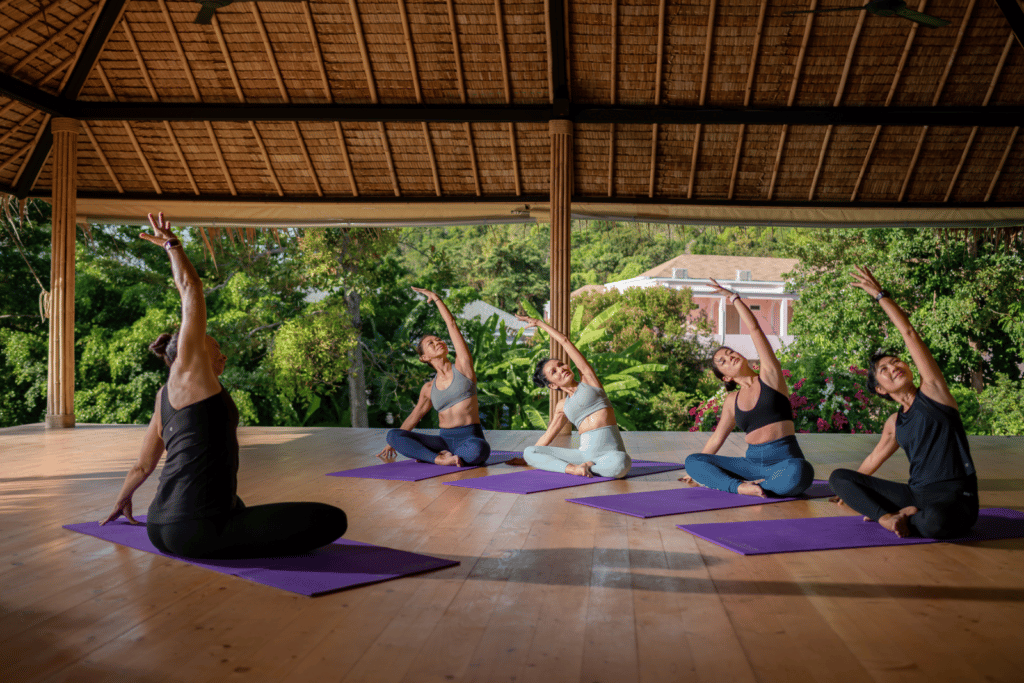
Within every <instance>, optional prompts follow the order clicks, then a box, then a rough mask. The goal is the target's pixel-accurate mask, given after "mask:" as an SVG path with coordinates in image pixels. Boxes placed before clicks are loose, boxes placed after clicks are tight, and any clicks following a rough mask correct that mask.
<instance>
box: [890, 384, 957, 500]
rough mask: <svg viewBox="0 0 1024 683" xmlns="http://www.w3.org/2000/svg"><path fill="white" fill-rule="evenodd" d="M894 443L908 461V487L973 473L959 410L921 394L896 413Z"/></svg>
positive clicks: (921, 392)
mask: <svg viewBox="0 0 1024 683" xmlns="http://www.w3.org/2000/svg"><path fill="white" fill-rule="evenodd" d="M896 443H898V444H899V445H900V446H902V447H903V450H904V451H906V452H907V458H908V459H909V460H910V481H909V482H907V483H908V484H910V485H911V486H915V487H922V486H929V485H931V484H936V483H940V482H948V481H957V480H962V479H966V478H968V477H970V476H971V475H972V474H974V461H973V460H972V459H971V449H970V447H969V446H968V445H967V432H966V431H964V423H963V421H962V420H961V419H960V411H958V410H957V409H956V408H953V407H952V406H947V405H943V404H942V403H939V402H938V401H935V400H933V399H931V398H929V397H927V396H925V395H924V392H923V391H921V390H920V389H919V390H918V392H917V396H915V397H914V402H913V403H911V404H910V409H909V410H907V411H906V412H903V411H902V410H901V411H900V412H899V413H898V414H897V415H896Z"/></svg>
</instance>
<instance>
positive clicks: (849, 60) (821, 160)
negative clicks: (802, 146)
mask: <svg viewBox="0 0 1024 683" xmlns="http://www.w3.org/2000/svg"><path fill="white" fill-rule="evenodd" d="M867 15H868V13H867V12H861V13H860V14H859V15H858V17H857V25H856V26H855V27H854V29H853V37H852V38H850V47H849V48H847V50H846V62H845V63H844V64H843V75H842V76H841V77H840V78H839V87H838V88H836V98H835V101H834V102H833V103H832V106H833V107H838V106H839V105H840V104H841V103H842V101H843V92H844V91H845V90H846V81H847V79H848V78H849V77H850V67H851V66H852V65H853V55H854V54H855V53H856V52H857V44H858V43H859V42H860V32H861V30H862V29H863V28H864V19H865V17H867ZM833 128H834V127H833V126H829V127H828V128H826V129H825V139H824V140H823V141H822V143H821V150H820V151H819V153H818V166H817V167H816V168H815V169H814V177H813V179H812V180H811V189H810V190H808V191H807V201H813V200H814V191H815V190H817V189H818V180H819V179H820V178H821V169H822V168H824V166H825V155H826V154H827V153H828V144H829V142H830V141H831V140H832V130H833Z"/></svg>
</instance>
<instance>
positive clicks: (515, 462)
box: [505, 458, 530, 467]
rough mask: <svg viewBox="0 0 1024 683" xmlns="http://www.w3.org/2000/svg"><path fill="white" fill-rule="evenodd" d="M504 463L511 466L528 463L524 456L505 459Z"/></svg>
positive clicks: (521, 465)
mask: <svg viewBox="0 0 1024 683" xmlns="http://www.w3.org/2000/svg"><path fill="white" fill-rule="evenodd" d="M505 464H506V465H512V466H513V467H529V465H530V463H528V462H526V458H512V459H511V460H506V461H505Z"/></svg>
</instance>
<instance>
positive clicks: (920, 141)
mask: <svg viewBox="0 0 1024 683" xmlns="http://www.w3.org/2000/svg"><path fill="white" fill-rule="evenodd" d="M975 2H976V0H970V1H969V2H968V3H967V10H966V11H965V12H964V18H963V19H962V20H961V21H960V30H959V31H957V33H956V41H955V42H954V43H953V49H952V50H950V53H949V59H947V60H946V67H945V68H944V69H943V70H942V76H941V77H939V83H938V85H937V86H936V87H935V94H934V95H933V96H932V106H933V107H935V106H938V104H939V99H941V97H942V91H943V90H944V89H945V87H946V79H947V78H948V77H949V72H950V71H951V70H952V69H953V62H954V61H956V56H957V54H958V53H959V52H960V44H961V43H962V42H963V38H964V34H965V33H966V32H967V25H968V24H969V23H970V20H971V13H972V12H973V11H974V4H975ZM928 129H929V126H924V127H922V128H921V135H920V136H919V137H918V138H917V146H916V147H915V148H914V154H913V156H911V158H910V164H909V165H908V166H907V173H906V175H904V176H903V185H902V187H900V194H899V196H898V197H897V198H896V201H897V202H902V201H903V198H904V197H905V196H906V194H907V188H908V187H910V179H911V178H912V177H913V175H914V170H915V169H916V168H917V160H918V159H919V158H920V157H921V150H922V149H924V139H925V137H927V135H928Z"/></svg>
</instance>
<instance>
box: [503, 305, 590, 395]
mask: <svg viewBox="0 0 1024 683" xmlns="http://www.w3.org/2000/svg"><path fill="white" fill-rule="evenodd" d="M516 318H518V319H519V320H521V321H523V322H524V323H526V324H527V327H537V328H539V329H542V330H544V331H545V332H547V333H548V335H549V336H550V337H551V338H552V339H554V340H555V341H556V342H558V343H559V344H560V345H561V346H562V348H563V349H565V352H566V353H567V354H569V360H571V361H572V363H573V365H575V366H576V367H577V368H578V369H579V371H580V380H581V381H582V382H583V383H585V384H589V385H590V386H592V387H598V388H603V386H602V385H601V380H600V379H598V377H597V375H596V374H594V368H592V367H590V363H588V362H587V359H586V358H584V357H583V354H582V353H580V350H579V349H577V348H576V345H575V344H573V343H572V342H571V341H569V338H568V337H566V336H565V335H564V334H562V333H561V332H559V331H558V330H556V329H555V328H553V327H551V325H548V324H547V323H546V322H544V321H543V320H538V319H537V318H531V317H529V316H526V315H516Z"/></svg>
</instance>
